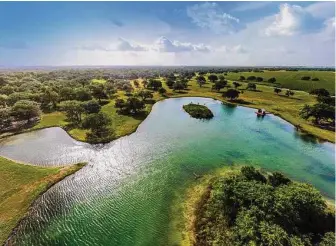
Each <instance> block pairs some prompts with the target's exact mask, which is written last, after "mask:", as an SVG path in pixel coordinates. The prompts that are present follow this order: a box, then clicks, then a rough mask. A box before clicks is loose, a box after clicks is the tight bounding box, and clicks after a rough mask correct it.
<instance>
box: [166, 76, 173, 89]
mask: <svg viewBox="0 0 336 246" xmlns="http://www.w3.org/2000/svg"><path fill="white" fill-rule="evenodd" d="M174 83H175V77H174V79H173V78H167V80H166V84H167V86H168V87H169V88H171V87H172V86H173V85H174Z"/></svg>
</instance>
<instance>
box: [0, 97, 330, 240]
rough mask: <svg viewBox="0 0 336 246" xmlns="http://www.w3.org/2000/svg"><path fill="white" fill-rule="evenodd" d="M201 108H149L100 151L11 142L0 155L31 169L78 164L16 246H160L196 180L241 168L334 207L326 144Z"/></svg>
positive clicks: (45, 134)
mask: <svg viewBox="0 0 336 246" xmlns="http://www.w3.org/2000/svg"><path fill="white" fill-rule="evenodd" d="M189 102H194V103H200V104H205V105H207V106H208V107H209V108H210V109H211V110H212V111H213V113H214V115H215V117H214V118H213V119H211V120H197V119H193V118H191V117H190V116H189V115H188V114H187V113H185V112H184V111H183V109H182V106H183V105H184V104H186V103H189ZM254 111H255V110H254V109H249V108H244V107H232V106H231V107H229V106H226V105H222V104H221V103H220V102H219V101H215V100H212V99H205V98H177V99H168V100H164V101H161V102H158V103H156V104H155V105H154V107H153V110H152V112H151V113H150V115H149V116H148V118H147V119H146V120H145V121H144V122H143V123H142V124H141V125H140V126H139V128H138V130H137V131H136V132H135V133H133V134H132V135H130V136H126V137H123V138H120V139H118V140H116V141H114V142H112V143H110V144H108V145H105V146H104V147H92V146H91V145H89V144H85V143H80V142H77V141H75V140H73V139H71V138H70V137H69V136H68V135H67V134H66V133H65V132H64V131H63V130H62V129H60V128H49V129H44V130H40V131H36V132H31V133H27V134H21V135H17V136H13V137H11V138H10V139H7V140H6V141H3V142H0V155H3V156H5V157H8V158H11V159H15V160H18V161H24V162H30V163H33V164H36V165H42V166H51V165H61V164H64V163H68V164H71V163H76V162H80V161H87V162H88V165H87V166H86V167H84V168H83V169H81V170H80V171H78V172H77V173H76V174H74V175H72V176H69V177H68V178H66V179H64V180H63V181H61V182H59V183H58V184H56V185H55V186H53V187H52V188H51V189H50V190H49V191H48V192H46V193H45V194H44V195H42V196H41V197H40V198H39V199H38V200H37V201H36V203H35V204H34V206H33V208H32V210H31V212H30V214H29V216H28V217H27V219H25V220H24V221H23V222H22V223H21V224H20V226H19V228H18V231H17V234H16V235H15V236H13V237H12V242H14V243H16V244H17V245H34V246H35V245H43V246H45V245H168V244H172V243H177V242H172V240H168V237H169V236H168V234H170V233H171V229H173V231H174V230H175V233H177V234H178V231H179V230H180V228H171V227H170V221H171V220H172V218H173V217H181V215H180V214H178V213H179V211H175V212H174V214H172V213H171V212H170V211H171V206H172V203H173V201H174V200H175V198H176V196H178V195H179V194H181V196H182V194H183V191H184V189H185V188H186V186H187V185H188V184H190V183H191V182H192V181H193V180H194V175H195V174H197V175H199V174H203V173H206V172H210V171H212V170H215V169H216V168H219V167H223V166H227V165H239V164H248V165H256V166H260V167H262V168H264V169H266V170H270V171H274V170H278V171H281V172H283V173H285V174H287V175H289V176H290V177H292V178H294V179H296V180H299V181H305V182H309V183H311V184H313V185H314V186H315V187H316V188H318V189H319V190H320V191H321V192H322V193H323V194H324V195H325V196H328V197H329V198H331V199H334V191H335V190H334V184H335V167H334V158H335V154H334V144H331V143H323V144H320V143H316V142H314V141H308V140H309V139H308V140H307V139H306V140H304V139H302V138H300V137H299V136H298V135H297V134H296V132H295V130H294V127H293V126H292V125H290V124H288V123H287V122H285V121H284V120H282V119H280V118H278V117H276V116H272V115H267V116H266V117H265V118H263V119H260V118H257V117H256V115H255V114H254Z"/></svg>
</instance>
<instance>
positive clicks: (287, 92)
mask: <svg viewBox="0 0 336 246" xmlns="http://www.w3.org/2000/svg"><path fill="white" fill-rule="evenodd" d="M294 94H295V93H294V91H291V90H287V91H286V96H288V97H289V96H293V95H294Z"/></svg>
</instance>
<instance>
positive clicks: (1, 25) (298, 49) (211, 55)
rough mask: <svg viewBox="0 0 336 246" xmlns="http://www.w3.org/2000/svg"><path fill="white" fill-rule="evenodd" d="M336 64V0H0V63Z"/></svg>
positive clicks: (143, 64) (9, 65) (17, 64)
mask: <svg viewBox="0 0 336 246" xmlns="http://www.w3.org/2000/svg"><path fill="white" fill-rule="evenodd" d="M71 65H76V66H80V65H85V66H92V65H95V66H99V65H141V66H146V65H184V66H186V65H190V66H199V65H204V66H335V2H0V66H5V67H12V66H71Z"/></svg>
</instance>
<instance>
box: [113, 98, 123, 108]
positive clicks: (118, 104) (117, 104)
mask: <svg viewBox="0 0 336 246" xmlns="http://www.w3.org/2000/svg"><path fill="white" fill-rule="evenodd" d="M114 106H115V107H116V108H119V109H122V108H123V107H125V100H123V99H119V98H118V99H116V100H115V104H114Z"/></svg>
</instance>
